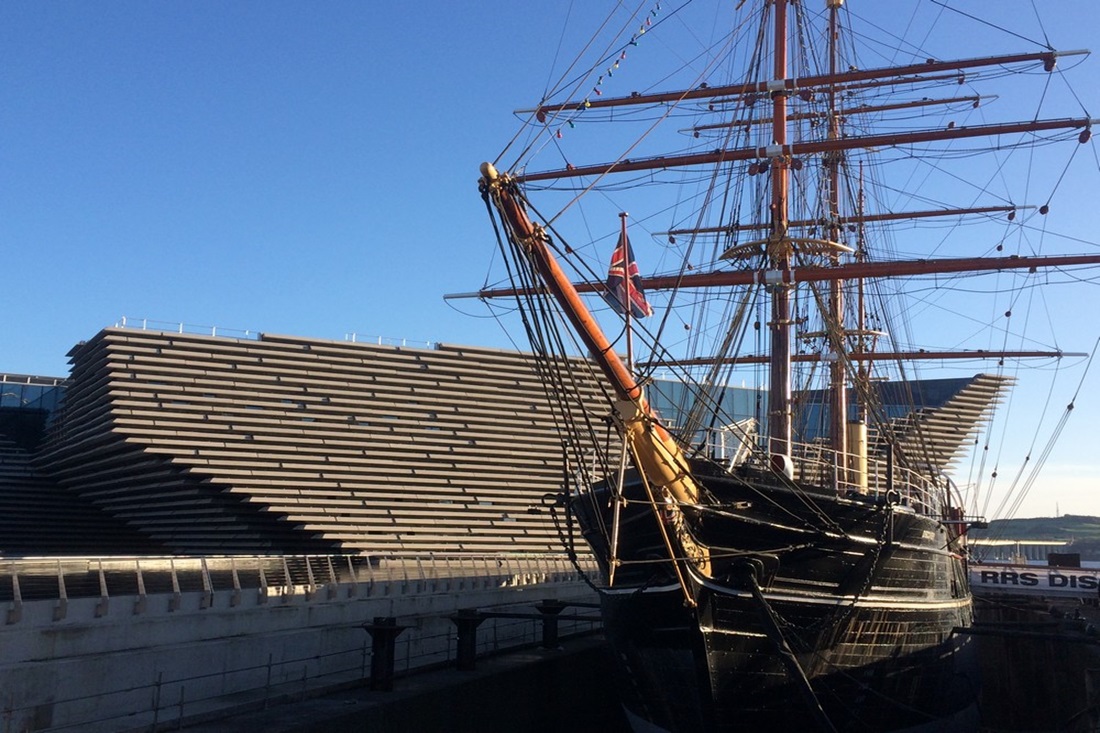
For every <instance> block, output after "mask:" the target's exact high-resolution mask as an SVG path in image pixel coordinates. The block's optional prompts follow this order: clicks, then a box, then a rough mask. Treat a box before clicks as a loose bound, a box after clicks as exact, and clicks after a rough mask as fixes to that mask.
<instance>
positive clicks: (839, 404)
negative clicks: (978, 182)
mask: <svg viewBox="0 0 1100 733" xmlns="http://www.w3.org/2000/svg"><path fill="white" fill-rule="evenodd" d="M826 2H827V5H828V8H829V76H833V77H835V76H836V67H837V53H838V51H837V39H838V35H839V31H840V29H839V28H838V27H837V26H838V20H837V12H838V11H839V10H840V6H841V4H842V3H843V0H826ZM836 97H837V95H836V87H835V86H830V87H829V88H828V99H829V109H828V113H829V139H830V140H839V139H840V110H839V109H838V105H837V98H836ZM826 156H827V157H826V165H827V167H828V174H829V178H828V181H829V192H828V193H829V202H828V205H829V212H828V216H829V233H828V236H827V237H826V239H828V240H829V241H831V242H836V243H839V242H840V223H839V222H840V161H841V156H842V152H841V151H833V152H830V153H827V154H826ZM829 256H830V261H831V264H833V265H839V264H840V250H839V249H838V248H834V249H833V250H832V251H831V252H830V253H829ZM843 286H844V282H843V281H842V280H830V281H829V313H828V315H827V316H826V318H825V332H826V334H830V333H831V336H827V338H826V344H827V345H828V347H829V348H830V349H831V350H832V352H833V357H834V358H833V359H832V361H831V362H830V364H829V440H830V443H831V446H832V449H833V461H834V468H835V475H836V477H837V490H838V491H839V490H840V486H841V485H842V484H847V483H849V481H848V465H847V463H848V459H847V455H848V374H847V365H846V358H845V357H844V353H845V352H846V351H847V348H846V346H847V344H846V341H847V337H846V335H845V332H844V289H843Z"/></svg>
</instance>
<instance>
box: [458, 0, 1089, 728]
mask: <svg viewBox="0 0 1100 733" xmlns="http://www.w3.org/2000/svg"><path fill="white" fill-rule="evenodd" d="M614 5H615V9H614V10H613V11H612V12H611V13H610V14H609V15H608V17H607V18H606V19H602V20H600V19H595V18H593V19H592V28H593V29H594V30H595V37H594V38H593V40H592V41H591V42H590V43H589V44H587V45H584V46H583V47H584V49H585V50H584V52H583V54H582V56H580V57H578V61H577V62H576V63H574V64H572V65H568V71H567V72H566V73H565V74H564V75H563V76H562V78H561V80H560V82H558V83H556V84H552V85H551V86H550V88H549V90H548V91H547V92H546V93H545V94H544V95H543V96H542V98H541V100H540V101H538V102H537V103H536V104H533V105H532V106H531V107H530V108H528V109H524V110H521V112H520V117H521V118H522V121H523V125H522V127H521V131H520V133H519V134H517V136H516V138H515V139H514V140H512V141H511V143H510V144H509V146H508V147H507V149H506V150H505V151H504V152H502V153H501V154H500V155H499V156H497V158H496V159H494V160H493V161H491V162H486V163H484V164H483V165H482V167H481V177H480V190H481V193H482V196H483V198H484V201H485V204H486V209H487V211H488V212H489V215H490V218H491V220H492V231H493V232H494V233H495V235H496V240H497V244H498V245H499V249H498V250H497V258H498V262H499V263H500V264H501V268H500V271H501V272H502V273H503V274H502V276H501V278H500V279H499V280H498V281H494V282H491V283H487V284H486V286H485V287H484V288H483V289H482V290H481V291H479V292H478V293H477V295H478V296H479V297H481V298H483V299H484V300H485V301H486V302H487V303H489V304H490V305H491V306H492V307H500V308H504V309H515V313H516V314H518V319H517V321H518V322H520V323H522V325H523V328H524V330H525V335H526V337H527V338H528V339H529V341H530V344H531V347H532V351H533V352H534V353H535V354H537V355H538V357H539V359H540V369H541V374H542V382H543V385H544V387H545V390H546V399H547V403H548V405H549V412H550V414H552V415H553V419H554V420H556V421H557V424H558V425H559V428H560V431H561V435H562V445H563V448H562V471H563V489H562V492H561V494H560V495H558V496H556V497H548V499H547V501H546V503H547V505H548V506H549V507H550V508H551V510H553V511H555V512H557V517H558V520H559V522H560V527H561V535H562V538H563V541H564V542H565V544H566V545H567V546H569V547H570V548H571V549H572V550H573V551H575V552H583V551H584V547H585V546H584V545H581V540H580V539H578V538H583V542H584V543H586V546H587V549H588V551H590V552H591V553H593V554H594V555H595V557H596V558H597V560H598V562H599V565H600V568H601V571H602V572H601V577H600V578H599V579H594V583H596V584H597V585H598V588H599V591H600V596H601V599H602V600H601V607H602V614H603V618H604V621H605V627H606V633H607V637H608V640H609V642H610V644H611V646H612V648H613V650H614V653H615V655H614V656H615V658H616V660H617V663H618V666H619V672H620V675H619V677H620V679H619V681H618V682H619V684H618V690H619V694H620V695H621V699H622V701H623V705H624V707H625V709H626V711H627V715H628V717H629V720H630V722H631V724H632V726H633V727H634V728H635V730H638V731H732V730H738V731H762V730H800V731H801V730H821V731H917V730H935V731H943V730H974V729H976V727H977V725H978V717H979V710H978V705H977V700H978V690H979V685H980V680H979V679H978V675H977V672H976V663H975V655H974V647H973V642H972V641H971V640H970V638H969V636H968V635H967V634H966V629H967V628H968V627H969V626H970V625H971V622H972V599H971V592H970V588H969V585H968V579H967V571H966V562H967V549H966V546H965V538H966V530H967V528H968V526H970V525H971V524H972V523H974V522H976V521H978V520H977V519H976V514H977V512H975V508H976V507H975V506H974V502H973V501H972V500H971V499H970V497H968V496H966V495H965V492H964V490H963V489H962V488H960V486H959V483H958V482H956V481H955V480H953V478H952V477H951V473H950V471H951V469H952V466H953V465H955V463H956V462H957V461H958V460H959V459H960V457H961V456H963V455H964V454H966V452H967V451H968V450H969V449H970V448H971V447H972V445H973V443H974V436H975V432H976V431H977V430H978V428H979V427H980V425H981V424H982V422H983V421H984V420H987V419H988V418H989V416H990V414H991V412H992V411H993V409H994V407H995V406H996V404H997V403H998V401H999V400H1002V399H1003V398H1004V396H1005V395H1006V394H1007V390H1008V389H1009V387H1010V384H1011V383H1012V382H1013V374H1012V372H1010V371H1008V370H1006V369H1005V364H1006V363H1016V362H1017V361H1018V360H1024V359H1054V358H1059V357H1063V356H1065V354H1064V353H1063V352H1061V351H1059V350H1058V349H1057V348H1052V347H1041V346H1039V345H1036V344H1035V342H1032V341H1028V340H1026V339H1017V338H1015V335H1016V334H1017V333H1018V330H1017V325H1016V324H1015V322H1014V323H1013V325H1012V326H1006V325H1004V323H1003V322H1001V323H999V324H993V323H991V322H992V321H995V320H996V318H1001V319H1006V318H1008V317H1010V316H1011V312H1010V311H1011V303H1018V302H1019V301H1018V300H1013V298H1018V297H1020V296H1019V293H1021V292H1024V291H1026V290H1027V289H1029V288H1032V287H1034V286H1035V284H1036V283H1037V282H1041V283H1042V284H1049V283H1051V282H1052V278H1053V279H1055V280H1056V279H1057V277H1056V275H1060V274H1061V273H1064V272H1066V271H1067V270H1069V268H1086V267H1089V266H1095V265H1097V264H1100V255H1097V254H1096V253H1095V251H1094V252H1091V253H1084V254H1077V253H1074V252H1072V251H1070V252H1065V253H1059V254H1054V253H1051V252H1050V251H1049V249H1050V247H1040V246H1034V245H1035V241H1034V239H1033V238H1031V237H1028V236H1026V233H1027V232H1035V231H1037V230H1038V229H1040V228H1041V227H1044V226H1046V224H1045V223H1043V222H1045V219H1044V217H1046V216H1047V214H1048V213H1049V212H1050V206H1051V201H1052V198H1053V195H1054V194H1055V193H1058V192H1059V191H1058V181H1059V178H1058V176H1059V171H1064V170H1065V166H1066V165H1068V163H1069V161H1070V160H1071V159H1072V158H1073V157H1074V155H1075V154H1077V151H1079V150H1081V149H1082V146H1085V145H1086V144H1087V143H1088V142H1089V138H1090V130H1091V125H1092V124H1093V122H1094V120H1092V119H1090V118H1089V117H1088V115H1087V114H1086V113H1084V112H1079V113H1078V114H1076V116H1075V115H1074V114H1073V111H1074V110H1073V109H1071V110H1070V111H1069V112H1068V113H1067V112H1065V111H1062V110H1058V111H1057V112H1054V113H1049V112H1048V109H1047V108H1048V107H1050V106H1051V104H1050V103H1048V102H1049V101H1050V100H1052V99H1054V98H1055V96H1056V95H1053V94H1051V95H1050V97H1049V99H1048V97H1047V92H1046V89H1047V88H1048V86H1049V85H1051V84H1053V83H1054V82H1060V81H1061V80H1062V79H1063V71H1064V70H1065V68H1064V67H1073V66H1076V65H1077V64H1078V63H1079V62H1080V61H1082V60H1083V59H1084V57H1085V56H1086V53H1085V52H1083V51H1058V50H1055V49H1053V48H1052V47H1050V46H1049V44H1045V43H1038V42H1033V41H1030V40H1028V39H1027V38H1026V37H1025V36H1024V35H1022V34H1019V33H1010V32H1007V31H1005V32H1003V33H1001V34H1000V35H999V36H998V38H999V40H1010V41H1013V42H1014V43H1015V44H1019V45H1022V46H1024V47H1025V48H1024V49H1023V50H1019V51H1015V52H1011V53H1005V52H1003V51H1001V52H994V51H990V50H988V49H987V47H986V46H985V45H983V44H981V43H979V42H978V41H977V40H974V42H973V43H972V42H971V40H970V39H971V37H972V36H973V38H975V39H977V38H978V36H979V35H980V34H979V33H978V32H977V31H979V30H981V31H987V30H990V29H991V28H996V26H995V25H991V24H989V23H987V22H983V21H980V20H978V19H977V18H975V16H973V15H971V14H970V13H968V12H960V11H957V10H953V9H952V8H950V7H948V5H949V4H948V3H933V4H932V5H933V7H932V10H933V11H935V16H936V19H937V24H934V25H933V24H930V25H928V26H927V27H922V26H921V25H920V22H921V21H920V19H921V18H922V17H923V16H920V15H919V14H918V13H917V11H916V10H914V8H916V7H917V5H918V4H917V3H910V2H905V3H898V4H897V5H896V6H895V4H894V3H885V4H884V3H869V2H866V1H864V2H858V1H857V0H848V1H847V2H846V1H845V0H801V1H800V0H768V1H766V2H761V1H757V0H740V1H739V2H724V3H707V4H706V6H707V7H706V9H705V10H704V9H703V8H702V7H701V6H702V5H703V4H702V3H699V2H695V3H691V2H685V3H676V2H672V3H669V2H663V3H657V2H648V3H641V4H637V5H636V7H635V8H633V9H630V10H628V9H625V8H624V6H623V4H621V3H618V4H614ZM903 6H904V7H903ZM997 7H1001V6H1000V5H998V6H997ZM866 13H869V15H864V14H866ZM890 23H894V24H895V25H899V26H900V27H899V28H898V29H896V30H890V29H889V28H888V24H890ZM945 28H946V29H947V30H948V31H949V33H948V36H949V39H948V40H949V41H950V42H951V45H949V46H948V45H945V46H940V45H936V44H935V42H934V41H933V38H934V33H933V32H934V31H938V30H942V29H945ZM968 29H970V30H968ZM971 31H973V33H971ZM685 39H687V40H685ZM704 41H706V42H705V43H704ZM1028 46H1030V48H1028ZM948 49H953V54H954V55H948ZM968 51H969V53H968ZM960 52H961V53H960ZM584 54H587V55H584ZM592 58H595V61H594V62H593V61H591V60H590V59H592ZM669 58H671V60H672V63H673V65H672V67H670V68H669V69H664V68H662V67H661V65H660V62H662V61H664V60H665V59H669ZM585 59H589V61H585ZM650 78H651V79H652V82H650V81H646V80H644V79H650ZM1017 81H1019V82H1020V86H1019V88H1020V90H1021V91H1020V92H1019V94H1023V93H1024V92H1025V91H1035V93H1036V96H1035V98H1034V99H1032V100H1031V101H1028V102H1026V103H1025V100H1023V99H1022V97H1014V98H1013V99H1012V100H1011V101H1010V102H1009V103H1004V104H999V105H995V104H992V102H994V101H998V100H997V99H996V97H998V96H1004V94H1003V92H1002V90H1003V89H1006V88H1012V87H1011V86H1010V85H1012V84H1015V83H1017ZM1036 81H1038V83H1039V87H1038V88H1037V89H1031V87H1034V86H1035V82H1036ZM1025 82H1027V83H1025ZM986 85H989V86H991V87H992V88H993V89H994V90H995V92H996V93H994V94H990V93H986V92H984V91H983V86H986ZM1043 85H1047V86H1043ZM1057 98H1058V99H1059V100H1062V101H1064V100H1066V99H1069V100H1070V103H1071V104H1072V99H1073V98H1072V97H1066V96H1064V95H1058V96H1057ZM1080 106H1081V105H1077V108H1078V109H1079V107H1080ZM1002 108H1003V109H1002ZM1017 112H1019V113H1020V114H1019V117H1018V118H1016V117H1015V113H1017ZM1006 115H1012V116H1009V117H1008V119H1003V116H1006ZM1093 155H1094V153H1093V152H1092V151H1091V150H1090V151H1088V153H1087V157H1088V158H1090V159H1091V158H1093ZM1039 163H1042V165H1043V166H1049V167H1050V168H1051V169H1052V170H1053V174H1052V175H1053V178H1049V179H1038V178H1036V176H1037V175H1038V174H1037V173H1035V172H1034V171H1035V170H1038V168H1040V167H1041V166H1039ZM1042 180H1046V181H1047V184H1046V188H1041V186H1043V185H1044V184H1043V183H1042V182H1041V181H1042ZM1035 197H1037V198H1035ZM952 199H958V200H959V201H958V202H957V203H953V204H952V203H948V200H952ZM1021 232H1024V233H1025V235H1021ZM632 237H633V239H634V240H635V243H639V242H640V241H642V237H646V238H647V239H646V240H645V241H646V245H647V246H639V247H637V248H635V247H633V246H632V244H631V238H632ZM635 254H637V255H638V257H635ZM609 265H610V266H609ZM643 266H644V267H643ZM1050 273H1054V274H1055V275H1051V274H1050ZM982 275H987V276H988V277H991V278H996V284H995V286H991V287H988V288H986V290H985V292H978V291H979V290H981V288H978V287H977V286H976V285H975V287H974V289H973V290H974V291H973V292H962V291H964V290H970V288H969V287H968V284H969V283H971V282H989V280H988V278H987V279H982V278H980V277H979V276H982ZM963 278H965V279H963ZM1012 293H1016V295H1012ZM983 296H990V299H991V300H992V301H993V302H994V303H1004V302H1005V299H1007V302H1009V306H1008V307H1002V306H1001V305H994V306H993V307H994V308H999V309H1000V310H999V311H998V312H997V315H996V318H994V316H991V315H990V314H991V313H992V308H991V307H990V306H989V305H988V304H984V303H983V304H982V305H980V306H979V305H978V304H977V303H978V301H979V300H980V299H981V298H982V297H983ZM951 297H954V299H955V301H956V302H958V303H961V304H962V305H956V306H948V305H946V303H948V302H950V298H951ZM998 298H1000V300H998ZM1001 313H1003V315H1001ZM952 317H958V318H960V319H962V320H963V321H965V323H966V328H967V329H969V330H970V331H971V332H980V333H981V334H984V336H985V342H984V344H983V345H982V346H981V347H978V348H972V347H967V346H966V345H965V344H966V343H967V342H965V341H964V340H963V339H962V338H961V337H957V336H956V335H955V334H957V333H959V332H957V331H953V330H952V328H953V327H952V326H951V325H950V320H951V318H952ZM990 334H994V336H990ZM996 334H999V335H1000V337H999V338H998V337H996ZM930 335H931V338H929V336H930ZM1010 335H1012V336H1013V337H1010ZM922 337H923V338H924V339H929V340H927V341H923V342H922V341H920V340H918V339H920V338H922ZM937 337H938V338H940V339H942V340H941V341H937V340H936V339H937ZM945 342H946V345H941V346H922V345H920V344H922V343H926V344H927V343H932V344H935V343H940V344H944V343H945ZM579 354H580V355H584V356H585V357H586V358H584V359H577V358H576V357H577V355H579ZM963 360H966V362H967V363H973V362H974V361H975V360H985V363H987V364H989V367H988V370H989V371H988V372H984V373H983V374H981V375H979V376H977V377H973V378H971V379H970V380H969V381H967V384H968V385H970V387H971V388H972V389H976V390H977V391H976V392H975V393H974V396H972V398H967V397H966V396H965V395H964V396H963V397H959V398H958V399H957V400H956V402H962V403H966V406H965V409H962V408H958V405H956V408H955V409H946V410H945V409H943V408H944V404H946V403H945V402H944V401H942V400H941V401H940V403H939V404H938V405H937V404H931V403H930V401H929V400H928V399H927V398H926V396H925V393H926V392H927V391H929V390H931V389H932V388H933V386H934V385H932V382H931V381H929V380H927V379H925V378H923V372H922V371H921V370H922V365H925V364H929V363H935V364H939V365H942V364H950V363H953V362H954V363H962V362H963ZM981 368H986V367H981ZM585 370H591V374H587V373H584V372H585ZM582 377H583V378H582ZM593 380H594V381H595V383H597V384H598V385H599V387H598V388H597V389H596V390H595V391H593V390H592V389H591V388H590V385H591V384H592V382H593ZM964 381H966V380H964ZM738 385H746V386H747V388H748V392H738V389H739V388H738ZM975 385H977V387H975ZM738 394H741V395H742V397H743V396H744V394H749V395H752V397H751V399H749V400H748V403H749V404H740V405H738V404H735V403H738V401H739V400H738V399H737V395H738ZM740 402H742V403H744V402H746V400H744V399H741V400H740ZM906 403H907V406H906V407H905V409H898V406H899V405H902V404H906ZM658 405H660V407H658ZM517 439H520V440H521V439H522V438H521V437H519V436H517ZM574 543H576V544H574Z"/></svg>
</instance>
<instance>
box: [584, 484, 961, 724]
mask: <svg viewBox="0 0 1100 733" xmlns="http://www.w3.org/2000/svg"><path fill="white" fill-rule="evenodd" d="M700 478H701V480H702V482H703V484H704V486H705V487H706V488H707V490H708V491H709V492H711V493H712V494H713V495H714V496H716V497H718V498H719V499H720V500H721V505H722V506H724V507H728V510H726V511H723V512H720V513H710V514H708V515H706V516H699V517H696V518H695V519H694V520H693V521H692V529H693V534H694V535H695V536H696V537H698V538H699V539H700V540H701V542H702V543H704V544H706V545H708V546H709V547H711V548H712V572H711V573H710V577H703V576H701V575H700V574H698V573H696V572H694V571H693V570H692V568H691V566H690V565H689V564H687V563H683V564H681V566H680V567H681V572H682V573H683V579H684V581H685V582H683V583H681V582H680V581H679V580H678V579H677V578H676V575H675V569H674V568H673V566H672V564H671V563H669V562H667V561H665V562H660V561H659V560H657V558H659V557H660V550H661V544H662V543H663V539H662V537H663V536H664V535H663V533H662V531H661V527H660V526H659V524H658V521H657V520H656V519H655V518H654V515H653V512H652V511H651V510H650V509H649V508H648V507H647V506H645V505H644V503H643V502H638V503H637V504H633V503H627V505H626V506H625V507H624V508H622V509H621V513H620V523H621V526H622V527H624V528H626V527H629V532H623V533H622V537H623V539H619V540H615V542H616V556H617V558H618V559H619V563H618V564H617V565H616V568H615V571H616V572H615V578H614V583H613V585H612V586H611V587H610V588H609V589H607V592H605V593H604V594H603V601H602V611H603V616H604V621H605V628H606V633H607V635H608V639H609V641H610V643H611V645H612V647H613V649H614V652H615V656H616V658H617V660H618V663H619V665H620V668H621V669H620V671H621V675H620V676H621V683H622V684H621V695H622V699H623V701H624V705H625V707H626V709H627V712H628V715H629V716H630V719H631V722H632V723H633V724H634V727H635V728H636V729H637V730H645V731H661V730H664V731H732V730H738V731H765V730H767V731H774V730H834V729H835V730H837V731H910V730H952V729H954V730H973V729H975V728H976V718H977V713H976V701H977V693H978V680H977V672H976V666H977V665H976V660H975V659H974V649H973V645H972V644H971V643H970V641H969V639H968V637H967V636H965V635H960V634H957V633H955V630H956V629H957V628H958V627H965V626H969V625H970V622H971V599H970V594H969V589H968V586H967V582H966V574H965V568H964V565H963V560H962V558H960V557H958V556H957V555H955V554H953V553H952V552H951V551H950V549H949V548H950V543H949V537H948V534H947V531H946V529H945V527H944V525H943V524H942V523H940V522H939V521H937V520H936V519H934V518H931V517H927V516H923V515H921V514H920V513H918V512H916V511H914V510H913V508H911V507H907V506H905V504H904V501H903V500H902V498H901V497H896V496H895V497H891V498H892V500H891V501H886V500H884V499H883V500H875V499H871V498H867V497H863V496H859V497H848V498H843V497H837V496H835V495H833V496H829V495H827V494H824V493H822V494H819V495H813V494H808V493H805V492H801V491H794V490H792V489H791V487H790V486H783V485H782V482H777V481H769V480H768V478H767V475H766V474H761V475H760V476H758V477H756V478H755V479H754V478H752V477H740V478H733V477H723V476H720V475H717V474H715V475H711V476H705V475H704V476H700ZM634 488H635V487H631V486H628V487H627V488H626V495H627V497H628V498H629V496H630V493H631V491H632V489H634ZM592 498H593V499H594V500H593V501H592V502H587V501H583V502H582V501H580V500H576V501H575V502H574V505H573V511H574V513H575V514H576V515H577V517H578V519H579V522H580V525H581V527H582V528H583V529H584V530H585V534H586V537H587V538H588V540H589V542H590V544H591V545H592V547H593V549H594V550H595V552H596V554H597V557H599V558H608V557H610V542H611V540H610V538H609V534H608V532H607V531H606V530H607V528H609V527H611V526H612V512H613V511H614V509H613V504H611V503H610V502H608V501H607V499H608V498H609V496H608V491H607V490H606V488H605V489H603V490H600V489H597V491H596V492H595V493H594V494H593V496H592ZM626 538H629V539H626ZM729 538H736V540H735V541H734V540H731V539H729ZM665 557H667V555H666V556H665ZM605 570H610V567H609V566H605Z"/></svg>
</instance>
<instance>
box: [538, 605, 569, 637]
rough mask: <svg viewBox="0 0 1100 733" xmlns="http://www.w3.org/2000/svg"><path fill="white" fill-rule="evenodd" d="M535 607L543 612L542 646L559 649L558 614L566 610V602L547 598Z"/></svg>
mask: <svg viewBox="0 0 1100 733" xmlns="http://www.w3.org/2000/svg"><path fill="white" fill-rule="evenodd" d="M535 608H537V609H538V612H539V613H541V614H542V648H543V649H559V648H560V646H559V645H558V614H559V613H561V612H562V611H563V610H565V604H564V603H562V602H561V601H555V600H553V599H546V600H544V601H542V602H540V603H539V604H538V605H537V606H536V607H535Z"/></svg>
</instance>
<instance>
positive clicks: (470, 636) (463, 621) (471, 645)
mask: <svg viewBox="0 0 1100 733" xmlns="http://www.w3.org/2000/svg"><path fill="white" fill-rule="evenodd" d="M484 620H485V618H484V617H483V616H482V615H481V614H480V613H479V612H478V611H476V610H471V609H461V610H459V612H458V613H457V614H456V615H454V616H451V621H454V623H455V626H457V627H458V660H457V668H458V669H459V670H460V671H462V672H471V671H473V670H474V668H475V667H476V666H477V627H478V626H480V625H481V622H482V621H484Z"/></svg>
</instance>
